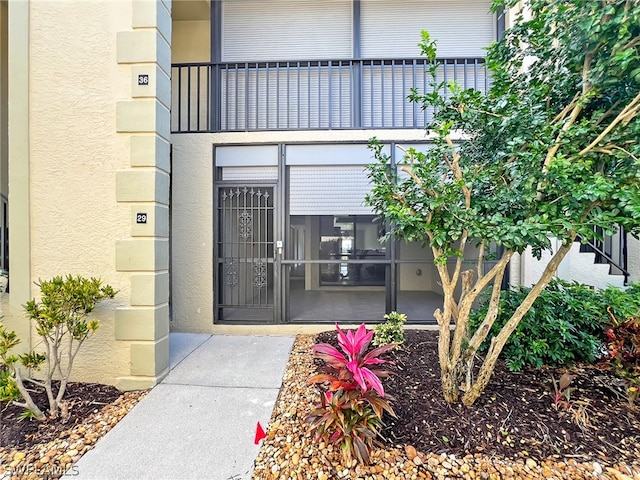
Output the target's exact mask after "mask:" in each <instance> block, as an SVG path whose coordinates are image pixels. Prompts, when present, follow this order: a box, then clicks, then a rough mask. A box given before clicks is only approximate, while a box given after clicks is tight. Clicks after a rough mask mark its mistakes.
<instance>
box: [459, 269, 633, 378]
mask: <svg viewBox="0 0 640 480" xmlns="http://www.w3.org/2000/svg"><path fill="white" fill-rule="evenodd" d="M529 290H530V289H529V288H526V287H520V288H517V289H514V290H508V291H505V292H502V297H501V299H500V309H499V314H498V318H497V319H496V321H495V323H494V325H493V327H492V333H491V334H490V335H489V338H491V337H493V336H494V335H497V334H498V332H499V331H500V329H502V327H503V326H504V324H505V323H506V321H507V320H508V319H509V318H510V317H511V315H512V314H513V312H514V311H515V309H516V308H517V307H518V306H519V305H520V304H521V303H522V301H523V299H524V297H525V296H526V295H527V293H528V292H529ZM607 292H608V290H607ZM617 292H619V290H617ZM607 295H610V296H611V297H614V296H616V295H618V294H617V293H613V292H609V293H607ZM623 295H624V292H623V293H622V295H620V298H622V296H623ZM605 298H608V297H606V295H605V294H604V293H602V292H597V291H594V290H592V289H591V288H590V287H588V286H586V285H581V284H579V283H577V282H572V283H568V282H565V281H562V280H557V279H554V280H552V281H551V282H550V283H549V285H548V286H547V288H546V289H545V290H543V291H542V293H541V294H540V296H539V297H538V298H537V299H536V301H535V302H534V304H533V306H532V307H531V310H529V312H528V313H527V314H526V315H525V316H524V318H523V319H522V321H521V322H520V324H519V325H518V327H517V328H516V330H515V331H514V332H513V335H511V338H510V339H509V340H508V341H507V343H506V345H505V347H504V350H503V351H502V358H504V359H505V361H506V363H507V366H508V367H509V369H510V370H513V371H519V370H522V369H523V368H525V367H534V368H540V367H542V365H552V366H560V365H567V364H570V363H573V362H575V361H587V362H592V361H594V360H596V359H597V358H598V356H599V354H600V346H601V345H602V331H603V327H604V324H605V321H606V318H607V317H606V305H605V303H604V299H605ZM616 298H618V297H616ZM486 312H487V306H486V305H483V306H482V307H481V308H480V309H479V310H477V311H476V312H474V313H473V315H472V320H471V327H472V331H473V329H475V328H477V327H478V325H480V323H481V321H482V319H483V318H484V315H485V314H486ZM488 346H489V345H488V342H485V344H484V345H483V346H482V347H481V351H486V350H487V348H488Z"/></svg>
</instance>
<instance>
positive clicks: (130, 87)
mask: <svg viewBox="0 0 640 480" xmlns="http://www.w3.org/2000/svg"><path fill="white" fill-rule="evenodd" d="M170 10H171V6H170V2H169V0H162V1H158V2H147V1H135V2H131V1H121V2H86V1H84V0H61V1H57V2H45V1H33V2H11V3H10V5H9V9H8V13H9V69H8V71H9V97H10V98H11V103H10V104H9V129H10V130H9V177H10V182H9V183H10V188H11V190H10V192H9V208H10V235H11V238H10V242H11V249H10V255H11V259H10V266H11V271H10V286H11V293H10V294H9V295H8V298H7V299H5V300H8V301H5V302H3V309H4V313H5V323H7V325H8V327H9V328H11V329H15V330H17V331H18V333H19V334H20V335H21V337H22V338H23V344H24V345H25V346H28V345H29V343H31V344H32V345H33V346H36V347H37V346H38V345H41V342H40V340H39V338H38V337H37V335H36V334H35V332H33V331H32V332H31V335H29V331H28V330H29V328H28V325H29V324H28V322H26V320H24V318H22V317H23V315H22V307H21V305H22V304H23V303H24V302H25V301H26V300H28V299H30V298H32V297H34V296H35V297H37V296H38V289H37V287H35V286H34V282H36V281H37V280H38V279H48V278H51V277H53V276H55V275H64V274H67V273H70V274H74V275H75V274H79V275H83V276H91V277H100V278H102V279H103V280H104V281H105V282H106V283H109V284H110V285H112V286H113V287H114V288H115V289H117V290H118V291H119V293H118V295H117V297H116V299H114V300H110V301H106V302H103V303H102V304H101V305H100V306H99V307H98V308H97V309H96V310H95V311H94V314H95V315H94V316H95V317H97V318H98V319H99V320H100V322H101V327H100V329H99V330H98V332H97V333H96V335H95V336H93V337H92V338H91V339H89V340H88V341H87V343H86V344H85V346H84V347H83V349H82V350H81V351H80V353H79V355H78V357H77V358H76V363H75V369H74V374H73V375H72V380H80V381H91V382H100V383H107V384H115V385H117V386H119V387H120V388H123V389H130V388H145V387H149V386H152V385H154V384H155V383H157V381H158V380H159V379H161V378H162V376H163V375H164V374H166V372H167V371H168V366H169V364H168V362H169V360H168V336H167V335H168V323H169V313H168V312H169V309H168V303H167V302H168V297H169V282H168V278H169V276H168V235H169V222H168V202H169V164H170V162H169V143H168V138H169V110H168V105H169V104H170V81H169V72H170V41H171V40H170V39H171V16H170ZM78 18H82V19H83V21H82V22H80V23H78ZM60 32H73V34H65V35H61V33H60ZM140 74H145V75H147V76H148V80H149V81H148V82H145V83H143V84H140V82H138V75H140ZM137 212H145V213H146V214H147V215H148V222H147V223H146V224H143V225H138V224H136V222H135V218H136V213H137ZM32 330H33V329H32ZM25 332H26V333H25ZM29 341H31V342H29Z"/></svg>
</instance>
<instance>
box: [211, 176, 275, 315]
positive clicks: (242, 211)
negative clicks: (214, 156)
mask: <svg viewBox="0 0 640 480" xmlns="http://www.w3.org/2000/svg"><path fill="white" fill-rule="evenodd" d="M216 195H217V217H218V218H217V225H218V229H217V231H218V242H217V245H216V247H217V248H216V263H217V273H218V274H217V278H216V283H217V287H216V288H217V305H216V308H217V313H218V315H217V316H218V320H220V321H228V322H239V323H262V322H272V321H273V320H274V204H275V202H274V200H275V195H274V186H255V185H253V186H250V185H228V186H225V185H221V186H219V187H218V188H217V194H216Z"/></svg>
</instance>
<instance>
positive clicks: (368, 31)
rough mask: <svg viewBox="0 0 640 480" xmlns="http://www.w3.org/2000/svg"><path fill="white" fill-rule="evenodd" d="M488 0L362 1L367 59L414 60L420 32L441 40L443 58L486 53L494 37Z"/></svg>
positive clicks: (416, 54)
mask: <svg viewBox="0 0 640 480" xmlns="http://www.w3.org/2000/svg"><path fill="white" fill-rule="evenodd" d="M490 5H491V1H490V0H462V1H458V0H456V1H447V0H393V1H389V2H386V1H380V0H362V3H361V22H362V27H361V32H362V46H361V51H362V56H363V58H414V57H418V56H419V54H420V50H419V49H418V46H417V44H418V42H419V41H420V32H421V31H422V30H427V31H428V32H429V33H430V35H431V37H432V38H435V39H437V41H438V44H437V47H438V56H439V57H443V58H444V57H483V56H484V50H483V47H486V46H488V45H489V44H490V43H491V42H492V41H493V40H494V39H495V31H496V19H495V17H496V16H495V14H492V13H490V12H489V7H490Z"/></svg>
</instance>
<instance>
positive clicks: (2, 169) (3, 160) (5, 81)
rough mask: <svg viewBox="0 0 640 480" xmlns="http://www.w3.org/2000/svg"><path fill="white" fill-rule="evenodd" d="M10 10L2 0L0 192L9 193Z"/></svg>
mask: <svg viewBox="0 0 640 480" xmlns="http://www.w3.org/2000/svg"><path fill="white" fill-rule="evenodd" d="M8 14H9V12H8V10H7V2H6V0H2V1H0V194H2V195H5V196H7V195H8V194H9V168H8V166H9V164H8V161H7V158H8V153H9V141H8V140H9V139H8V135H7V134H8V129H7V128H8V125H7V113H8V86H9V78H8V75H7V74H8V52H9V50H8V44H7V40H8V38H7V37H8V28H7V27H8V23H7V20H8V17H7V16H8Z"/></svg>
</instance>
